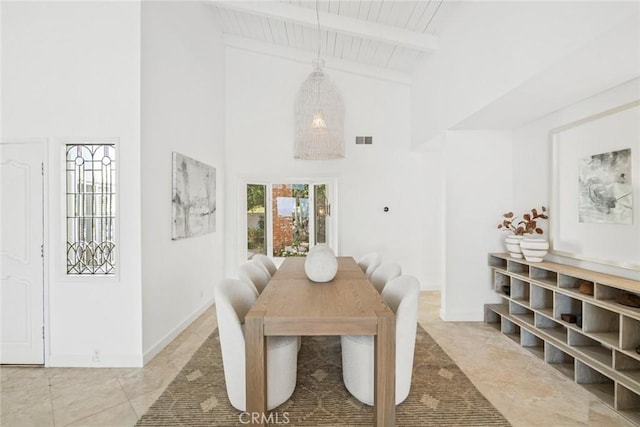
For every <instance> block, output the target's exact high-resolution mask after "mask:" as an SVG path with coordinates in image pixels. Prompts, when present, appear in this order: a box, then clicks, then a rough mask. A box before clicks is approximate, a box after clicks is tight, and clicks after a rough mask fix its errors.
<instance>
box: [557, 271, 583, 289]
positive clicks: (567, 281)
mask: <svg viewBox="0 0 640 427" xmlns="http://www.w3.org/2000/svg"><path fill="white" fill-rule="evenodd" d="M579 280H580V279H579V278H577V277H573V276H569V275H567V274H562V273H560V274H558V287H559V288H561V289H575V290H576V291H577V289H578V281H579Z"/></svg>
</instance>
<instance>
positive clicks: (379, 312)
mask: <svg viewBox="0 0 640 427" xmlns="http://www.w3.org/2000/svg"><path fill="white" fill-rule="evenodd" d="M337 259H338V272H337V274H336V276H335V277H334V279H333V280H331V281H330V282H326V283H316V282H312V281H311V280H309V279H308V278H307V276H306V274H305V272H304V262H305V258H299V257H291V258H287V259H285V261H284V263H283V264H282V265H281V266H280V268H279V269H278V271H277V272H276V273H275V274H274V275H273V277H272V278H271V280H270V281H269V283H268V284H267V286H266V287H265V289H264V290H263V292H262V294H260V296H259V297H258V300H257V301H256V303H255V304H254V305H253V307H252V308H251V310H250V311H249V313H247V315H246V317H245V339H246V343H245V345H246V387H247V388H246V392H247V393H246V396H247V397H246V398H247V412H248V413H250V414H251V415H252V418H251V419H252V421H253V422H254V425H265V422H266V420H267V419H268V413H267V380H268V379H267V369H266V367H267V351H266V337H267V336H274V335H275V336H282V335H294V336H298V335H300V336H312V335H373V336H374V342H375V345H374V361H375V369H374V371H375V372H374V411H373V412H374V419H373V425H375V426H394V425H395V415H396V413H395V353H396V352H395V315H394V313H393V312H392V311H391V310H390V309H389V307H388V306H387V305H386V304H385V302H384V300H383V299H382V297H381V296H380V294H379V293H378V291H376V289H375V288H374V287H373V285H372V284H371V282H370V281H369V280H368V279H367V276H366V275H365V274H364V273H363V271H362V270H361V269H360V267H359V266H358V264H357V263H356V262H355V260H354V259H353V258H352V257H338V258H337ZM254 414H259V415H258V416H255V415H254ZM262 415H264V416H262Z"/></svg>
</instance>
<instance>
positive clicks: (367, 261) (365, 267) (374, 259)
mask: <svg viewBox="0 0 640 427" xmlns="http://www.w3.org/2000/svg"><path fill="white" fill-rule="evenodd" d="M381 260H382V258H381V257H380V255H379V254H378V253H376V252H371V253H368V254H365V255H363V256H362V257H360V258H359V259H358V261H357V263H358V265H359V266H360V268H361V269H362V271H363V272H364V273H365V274H366V275H367V277H371V273H373V271H374V270H375V269H376V268H378V266H380V262H381Z"/></svg>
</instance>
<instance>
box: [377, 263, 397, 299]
mask: <svg viewBox="0 0 640 427" xmlns="http://www.w3.org/2000/svg"><path fill="white" fill-rule="evenodd" d="M401 274H402V267H400V264H398V263H397V262H385V263H382V264H380V267H378V268H376V269H375V270H374V271H373V273H371V276H370V277H369V280H370V281H371V283H372V284H373V286H374V287H375V288H376V289H377V290H378V292H380V293H382V289H384V287H385V285H386V284H387V283H389V281H390V280H391V279H395V278H396V277H398V276H400V275H401Z"/></svg>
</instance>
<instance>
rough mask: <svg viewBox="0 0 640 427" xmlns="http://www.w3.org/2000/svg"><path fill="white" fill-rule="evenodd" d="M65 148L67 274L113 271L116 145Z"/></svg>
mask: <svg viewBox="0 0 640 427" xmlns="http://www.w3.org/2000/svg"><path fill="white" fill-rule="evenodd" d="M66 150H67V151H66V175H67V185H66V188H67V201H66V203H67V274H96V275H112V274H115V272H116V263H115V231H116V230H115V223H116V218H115V212H116V161H115V160H116V159H115V145H114V144H68V145H67V146H66Z"/></svg>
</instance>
